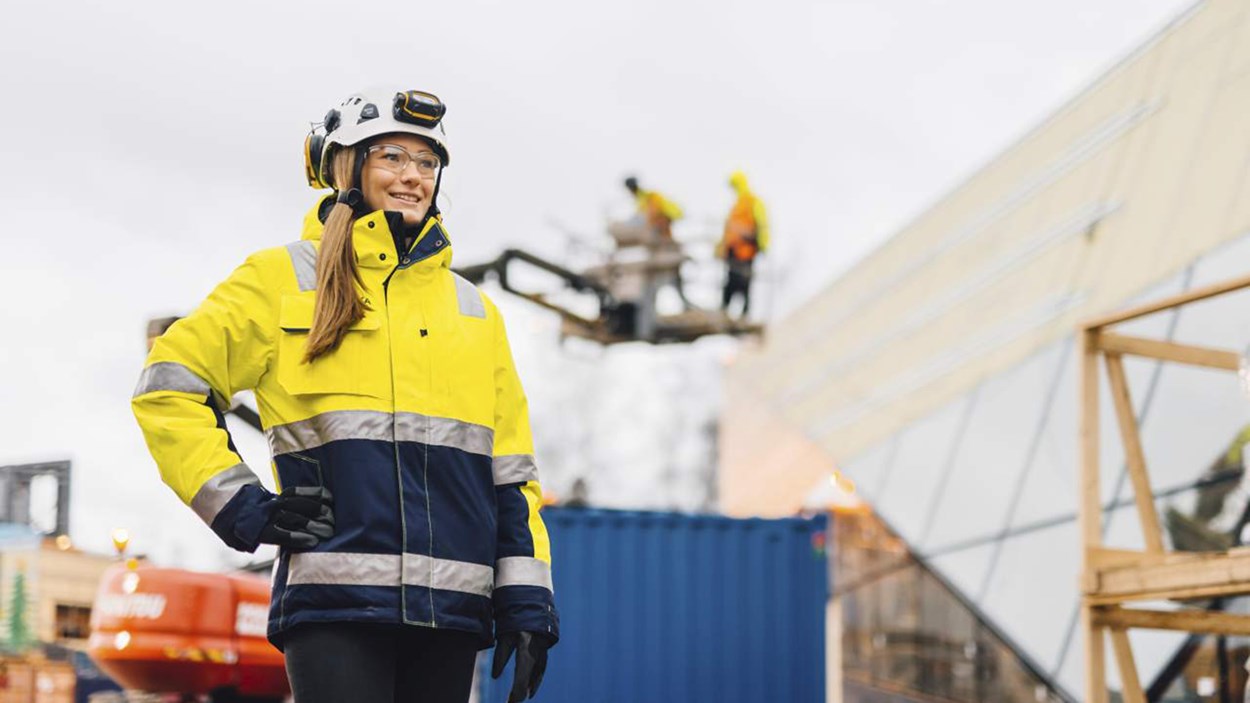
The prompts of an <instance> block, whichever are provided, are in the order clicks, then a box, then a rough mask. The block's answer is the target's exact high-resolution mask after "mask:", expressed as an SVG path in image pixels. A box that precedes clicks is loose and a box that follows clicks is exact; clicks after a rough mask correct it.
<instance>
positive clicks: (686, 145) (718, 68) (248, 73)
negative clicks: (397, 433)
mask: <svg viewBox="0 0 1250 703" xmlns="http://www.w3.org/2000/svg"><path fill="white" fill-rule="evenodd" d="M1190 4H1191V3H1190V2H1189V0H1093V1H1091V0H1049V1H1048V2H1040V1H1039V2H1022V1H1020V0H1011V1H1009V2H1003V0H957V1H955V0H952V1H949V2H936V1H934V2H920V1H918V0H914V1H912V2H883V1H882V0H862V1H841V0H826V1H824V2H790V1H789V0H774V1H772V2H768V3H763V2H754V3H749V4H748V3H746V2H740V1H738V0H729V1H725V0H719V1H717V2H685V3H674V2H660V1H659V0H640V1H637V2H629V3H618V4H612V5H608V4H600V3H586V2H572V1H569V2H526V3H480V2H463V1H462V2H446V3H386V2H365V3H360V2H358V3H353V4H352V5H351V6H350V7H351V9H350V11H348V10H346V9H345V8H347V7H348V6H347V5H346V4H344V3H326V2H302V3H298V4H297V3H257V2H249V3H242V2H233V1H226V2H214V3H196V4H191V3H176V2H148V1H144V2H129V1H126V0H119V1H117V2H110V3H87V2H82V1H78V0H71V2H68V3H36V2H14V3H10V4H9V5H7V6H6V10H5V23H4V24H5V28H4V32H3V40H2V41H0V65H2V66H3V67H4V68H3V69H2V70H0V94H3V95H4V96H5V99H4V103H3V107H0V137H3V146H2V147H0V151H2V153H3V154H4V155H5V159H4V161H5V167H4V168H2V169H0V202H2V203H3V206H4V208H3V211H4V217H3V219H2V220H0V222H2V223H3V224H0V232H2V233H0V237H2V238H3V247H2V248H0V251H2V252H3V255H2V256H0V299H2V300H4V304H3V307H2V308H0V326H2V328H3V329H4V330H6V332H5V343H4V344H3V345H0V398H2V399H3V400H2V402H0V464H8V463H17V462H24V461H30V460H42V459H57V458H69V459H72V460H73V467H74V471H75V477H74V492H75V501H74V506H73V511H72V525H73V527H72V534H73V537H74V538H75V540H76V541H77V543H78V544H80V545H81V546H84V547H87V548H90V549H97V550H104V549H106V548H107V545H108V530H109V529H110V528H112V527H114V526H127V527H129V528H130V529H131V530H132V532H133V533H134V540H133V544H134V547H135V549H136V550H138V551H141V552H146V553H149V554H151V555H152V556H154V557H156V558H157V559H158V560H159V561H161V562H163V563H166V564H176V565H186V566H194V567H200V568H214V567H218V566H221V565H224V564H229V563H241V561H246V560H247V557H240V556H235V555H232V554H230V553H229V550H227V549H226V548H225V547H222V546H220V545H219V544H218V543H217V542H216V538H215V537H214V536H213V535H212V534H211V533H210V532H209V531H208V530H207V529H206V528H204V527H203V526H202V525H201V524H200V523H199V522H198V519H196V518H195V517H194V516H193V515H192V513H191V512H190V511H189V510H187V509H186V508H184V507H183V506H181V505H180V504H179V502H178V501H177V499H176V498H175V497H174V496H173V494H172V492H170V491H169V490H168V489H166V488H165V487H164V486H162V485H161V484H160V481H159V478H158V476H157V472H156V468H155V466H154V464H153V463H152V461H151V459H150V458H149V456H148V455H147V452H146V449H145V447H144V446H143V440H142V437H141V435H140V433H139V431H138V429H137V427H136V426H135V424H134V420H133V418H132V416H131V414H130V410H129V405H128V399H129V397H130V393H131V390H132V389H133V386H134V382H135V379H136V378H137V375H138V371H139V368H140V366H141V364H142V359H143V354H144V327H145V322H146V320H147V319H148V318H150V317H154V316H157V315H162V314H171V313H178V312H185V311H187V310H189V309H191V308H192V307H194V306H195V305H196V304H197V303H198V301H199V300H200V299H201V298H202V297H203V296H204V295H205V294H206V293H207V292H208V291H209V290H210V289H211V287H212V286H213V285H214V284H215V283H216V282H217V281H219V280H221V279H222V278H224V277H225V276H226V275H227V274H228V273H229V272H230V270H231V269H232V268H233V267H234V266H236V265H237V264H238V263H239V262H241V261H242V260H243V258H244V257H245V256H246V255H247V254H248V253H249V252H251V251H254V250H256V249H259V248H263V247H267V246H273V245H278V244H282V243H285V242H288V241H291V240H293V239H295V238H297V237H298V233H299V222H300V219H301V217H302V215H303V213H304V211H305V210H306V209H307V208H308V207H309V206H310V204H311V203H312V201H313V199H314V197H315V194H314V192H313V191H311V190H310V189H308V188H307V186H306V185H305V184H304V180H303V175H302V164H301V158H302V157H301V153H300V151H301V146H302V142H303V138H304V134H305V132H306V131H307V127H308V123H309V122H311V121H315V120H318V119H319V118H320V117H321V115H323V114H324V113H325V111H326V110H327V109H329V108H330V107H332V106H334V105H335V104H337V103H338V102H339V101H340V100H341V99H342V98H343V97H345V96H346V95H347V94H348V93H350V92H352V91H353V90H355V89H357V88H359V87H362V86H366V85H372V84H380V83H400V84H404V85H407V86H409V87H412V88H420V89H424V90H429V91H431V92H434V93H436V94H438V95H439V96H440V97H442V98H443V99H444V101H445V102H446V103H447V104H448V106H449V110H448V116H447V122H446V124H447V127H448V131H449V137H450V139H451V142H452V154H453V156H452V166H451V167H450V168H449V169H448V170H447V172H446V176H445V182H444V186H443V193H444V194H445V195H446V196H447V198H446V199H445V201H444V211H445V212H446V215H447V224H448V228H449V229H450V232H451V235H452V239H453V241H454V244H455V252H456V254H455V256H456V261H457V262H458V263H461V264H463V263H470V262H474V261H482V260H485V259H487V258H491V257H493V256H494V255H495V254H497V253H498V251H499V250H500V249H501V248H503V247H505V246H521V247H524V248H528V249H531V250H535V251H537V252H540V253H544V254H547V255H550V256H554V257H563V256H566V255H568V254H569V253H570V252H571V251H573V248H572V247H573V245H572V244H571V241H572V240H571V239H570V233H572V234H576V235H577V236H579V237H580V238H581V241H582V246H585V245H587V244H589V245H600V244H602V230H603V224H604V221H605V217H607V216H608V215H609V214H612V213H621V212H625V211H627V210H628V207H629V203H628V201H627V199H626V197H625V193H624V191H623V189H622V188H621V187H620V180H621V178H622V177H623V176H624V175H626V174H628V173H636V174H638V176H639V177H640V179H641V180H642V182H643V184H644V186H649V187H654V188H657V189H659V190H661V191H663V192H665V193H666V194H668V195H669V196H670V197H672V198H673V199H675V200H676V201H678V202H679V203H680V204H682V205H683V206H684V207H685V210H686V212H687V214H688V217H687V220H686V221H685V222H683V223H681V225H680V227H679V228H678V230H677V232H678V235H679V237H682V238H684V239H686V240H687V241H690V242H695V243H696V245H695V250H694V251H695V253H696V254H698V253H699V251H700V249H699V245H698V244H697V243H698V242H703V243H704V244H703V245H702V246H706V239H707V237H709V236H711V235H712V234H714V233H715V231H716V228H717V227H718V223H719V221H720V219H721V218H722V217H723V215H724V213H725V211H726V210H727V209H728V207H729V206H730V204H731V202H732V200H731V193H730V191H729V189H728V188H727V187H726V185H725V178H726V176H727V174H728V173H729V171H730V170H732V169H734V168H742V169H744V170H745V171H746V172H747V174H748V175H749V176H750V178H751V180H752V182H753V183H754V185H755V187H756V190H757V191H758V192H759V193H760V194H761V196H763V197H764V198H765V200H766V202H767V204H768V205H769V208H770V212H771V215H772V222H773V229H774V249H773V251H772V252H771V253H770V254H769V259H768V260H767V262H766V265H765V267H764V273H763V276H764V278H765V279H766V280H765V281H764V282H763V284H762V286H761V287H762V288H763V290H761V291H760V293H761V299H760V306H759V307H760V310H761V312H762V313H764V314H767V315H770V316H776V315H779V314H782V313H784V312H785V311H786V310H789V309H792V308H793V307H794V306H796V305H798V304H800V303H801V302H802V301H803V300H805V299H807V298H809V297H810V296H811V295H813V294H814V293H815V292H817V291H818V290H819V289H820V288H822V287H823V286H826V285H828V284H829V283H830V282H831V281H832V280H833V279H834V277H835V276H836V274H837V273H838V272H839V271H842V270H845V268H846V267H848V266H850V265H851V264H852V263H853V262H854V261H855V260H856V259H857V258H859V257H861V256H862V255H863V254H864V253H865V252H866V251H867V250H868V249H870V248H871V247H872V246H874V245H876V244H878V243H880V242H881V241H882V240H883V239H884V238H886V237H888V235H889V234H890V233H892V232H893V231H894V230H896V229H897V228H898V227H899V226H901V225H902V224H904V223H906V222H907V221H908V220H910V219H912V218H913V217H914V216H916V215H917V214H918V213H919V212H921V211H922V210H923V209H924V208H925V207H927V206H928V205H929V204H931V203H932V202H934V201H935V200H937V199H939V198H940V197H941V196H942V195H943V194H944V193H945V192H947V191H948V190H949V189H950V188H951V187H953V186H954V185H955V184H957V183H958V182H959V181H960V180H962V179H963V178H964V177H966V176H967V175H969V174H970V173H972V172H973V171H975V169H976V168H978V167H979V165H980V164H982V163H984V162H985V161H986V160H987V159H989V158H990V157H992V156H993V155H994V154H996V153H998V152H999V151H1001V150H1002V149H1004V148H1006V147H1007V146H1008V145H1009V144H1010V143H1011V142H1013V141H1014V140H1015V139H1017V138H1018V137H1020V136H1021V135H1022V134H1024V133H1025V132H1026V131H1027V130H1029V129H1030V128H1032V127H1033V126H1035V125H1036V124H1037V123H1038V122H1039V121H1040V120H1041V119H1042V118H1044V117H1045V116H1046V115H1047V114H1049V113H1050V112H1052V111H1054V110H1055V109H1056V108H1058V107H1059V106H1060V105H1061V104H1062V103H1063V102H1064V101H1066V100H1067V99H1069V98H1070V97H1072V96H1073V95H1075V93H1076V92H1077V91H1078V90H1079V89H1081V88H1082V87H1084V86H1085V85H1087V84H1088V83H1089V82H1091V81H1092V80H1093V79H1094V78H1096V77H1097V76H1098V75H1099V74H1100V73H1101V72H1102V71H1104V70H1105V69H1106V68H1108V67H1109V66H1111V65H1112V64H1113V63H1114V62H1115V61H1116V60H1117V59H1119V58H1120V57H1122V56H1123V55H1124V54H1125V53H1126V52H1128V51H1129V50H1131V49H1132V48H1133V47H1134V46H1136V45H1137V44H1139V43H1141V42H1142V41H1143V40H1144V39H1146V38H1147V37H1148V36H1149V35H1150V34H1152V33H1153V32H1154V31H1156V30H1157V29H1159V28H1160V27H1161V26H1162V25H1163V24H1165V23H1166V22H1167V21H1168V20H1169V19H1170V18H1171V17H1173V16H1175V15H1176V14H1178V13H1179V12H1181V11H1182V10H1183V9H1184V8H1186V7H1188V6H1189V5H1190ZM717 275H718V274H717V273H716V268H715V267H714V266H712V267H708V268H705V269H703V271H702V273H701V274H700V273H698V272H696V273H694V275H693V278H695V279H696V280H700V281H706V282H707V283H708V284H709V287H706V288H704V289H703V290H697V291H695V294H696V296H697V297H699V298H700V299H703V300H711V299H712V298H714V296H715V291H714V290H713V289H712V288H711V287H710V286H711V284H713V283H714V281H715V278H716V276H717ZM505 295H506V294H504V293H497V294H496V295H495V297H496V299H497V300H499V302H501V303H502V304H503V305H504V307H505V313H506V314H507V315H508V317H509V325H510V329H511V335H512V337H513V343H514V345H515V346H516V347H517V357H518V364H519V366H520V370H521V374H522V378H523V379H524V381H525V383H526V385H527V388H528V389H529V393H530V396H531V405H532V408H533V413H534V416H535V420H534V424H535V428H536V435H537V441H538V446H539V453H540V456H539V460H540V462H545V464H544V466H545V470H547V471H548V475H549V483H552V484H553V485H555V486H556V487H557V488H559V489H562V488H564V487H565V486H566V485H567V483H568V482H569V481H570V480H571V479H572V477H574V476H576V475H579V474H584V473H585V472H586V471H588V470H589V469H590V468H591V467H592V466H593V468H594V470H595V471H596V472H598V475H597V483H596V485H595V489H594V493H595V495H596V497H597V498H598V499H599V500H600V501H601V502H603V503H605V504H610V505H638V506H644V505H659V506H673V507H694V506H695V505H697V500H696V499H695V498H693V497H691V496H692V495H693V492H695V488H692V487H691V486H686V488H685V489H682V488H680V487H678V488H671V485H670V484H681V483H682V482H683V481H686V483H690V481H688V480H686V478H688V477H686V478H681V477H679V478H677V479H674V478H673V476H672V474H673V473H674V472H677V473H681V472H686V471H694V470H697V468H698V465H699V464H700V462H701V461H704V460H705V456H704V455H705V450H706V446H705V445H706V443H705V444H704V445H699V443H698V441H695V440H692V439H691V437H693V436H695V435H696V434H698V433H699V432H701V431H702V429H703V426H704V419H705V418H706V417H707V416H708V415H709V413H714V412H715V404H716V402H717V398H718V390H717V383H716V379H717V377H718V376H717V374H718V369H717V368H716V367H717V362H718V361H719V360H721V359H723V358H724V357H725V356H726V355H727V354H729V353H731V351H732V344H726V343H724V342H722V341H715V340H713V341H710V342H709V343H706V344H700V345H698V346H697V347H696V348H694V349H689V350H682V349H666V350H653V349H649V348H621V349H614V350H611V351H608V352H599V351H596V350H591V349H587V348H585V347H582V346H578V345H571V346H566V347H564V348H561V347H558V346H556V344H555V339H554V337H555V325H554V322H553V321H552V320H551V318H550V317H548V316H546V315H545V314H540V313H536V312H534V311H531V310H529V309H527V308H525V307H524V305H522V304H519V303H517V302H515V301H505V300H503V299H502V297H503V296H505ZM671 394H678V395H679V396H681V397H679V398H678V399H677V400H673V399H672V398H671V397H670V395H671ZM683 403H687V405H683ZM674 418H680V419H679V420H677V421H675V420H674ZM575 420H576V421H575ZM235 435H236V439H237V440H238V442H239V444H240V445H241V448H242V451H243V453H244V454H245V457H246V458H248V460H249V462H250V463H252V464H253V465H254V466H256V467H258V473H261V474H267V471H266V470H265V468H264V467H265V465H266V463H267V458H266V456H265V451H266V449H265V444H264V441H263V440H262V439H260V438H259V437H257V436H255V434H254V433H252V432H250V431H247V430H246V429H240V430H239V431H237V432H236V433H235ZM544 454H545V455H546V456H544ZM660 455H664V456H660ZM675 456H676V457H679V458H678V459H673V457H675ZM644 467H645V468H644ZM665 472H667V473H665ZM657 477H658V478H657ZM659 478H662V479H664V481H667V483H666V484H665V485H669V486H670V487H669V488H664V489H663V490H660V489H657V487H656V486H657V482H656V481H657V480H659ZM695 483H697V480H696V481H695ZM670 489H671V490H670Z"/></svg>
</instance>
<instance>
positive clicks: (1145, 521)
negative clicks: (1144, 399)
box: [1107, 354, 1163, 554]
mask: <svg viewBox="0 0 1250 703" xmlns="http://www.w3.org/2000/svg"><path fill="white" fill-rule="evenodd" d="M1107 379H1108V380H1109V381H1110V382H1111V399H1112V401H1113V402H1114V403H1115V416H1116V419H1117V420H1118V421H1119V425H1120V440H1121V441H1122V442H1123V443H1124V461H1125V463H1126V464H1127V465H1128V475H1129V479H1130V480H1131V481H1132V482H1133V499H1134V500H1135V501H1136V503H1137V517H1138V519H1139V520H1140V521H1141V531H1142V537H1143V538H1144V539H1145V541H1146V552H1147V553H1148V554H1162V553H1163V532H1162V531H1161V530H1160V529H1159V513H1158V512H1156V511H1155V503H1154V491H1152V490H1151V488H1150V476H1149V475H1147V473H1146V455H1145V453H1144V452H1142V448H1141V437H1140V436H1139V435H1138V434H1137V415H1136V413H1134V412H1133V400H1132V398H1131V397H1130V396H1129V391H1128V379H1127V378H1126V377H1125V375H1124V362H1123V361H1122V360H1121V358H1120V355H1119V354H1107Z"/></svg>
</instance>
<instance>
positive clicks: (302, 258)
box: [286, 239, 317, 292]
mask: <svg viewBox="0 0 1250 703" xmlns="http://www.w3.org/2000/svg"><path fill="white" fill-rule="evenodd" d="M286 250H287V253H288V254H290V255H291V265H292V266H294V267H295V280H296V281H297V282H299V289H300V291H302V292H304V291H310V290H316V289H317V248H316V247H314V246H313V243H312V242H310V241H308V240H307V239H301V240H300V241H298V242H291V243H290V244H288V245H286Z"/></svg>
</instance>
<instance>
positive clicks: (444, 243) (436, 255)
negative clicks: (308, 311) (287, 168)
mask: <svg viewBox="0 0 1250 703" xmlns="http://www.w3.org/2000/svg"><path fill="white" fill-rule="evenodd" d="M330 197H333V196H329V195H327V196H325V198H322V199H321V200H319V201H317V203H316V204H315V205H313V207H312V209H311V210H309V211H308V213H307V214H306V215H304V231H303V233H302V235H301V236H300V239H307V240H311V241H314V242H320V241H321V234H322V232H323V231H325V225H323V224H322V223H321V217H320V210H321V207H322V204H323V203H324V202H325V200H326V199H328V198H330ZM352 248H353V249H355V251H356V261H357V262H358V263H359V264H360V266H361V267H362V268H370V269H392V268H396V267H398V268H410V267H417V268H420V269H438V268H451V238H450V237H448V236H447V229H446V228H445V227H443V223H442V221H441V218H439V217H431V218H429V219H427V220H426V221H425V225H424V226H423V227H422V228H421V233H420V234H419V235H417V239H416V241H415V242H414V243H413V245H412V248H411V249H410V250H409V251H407V252H405V253H404V254H402V255H401V254H399V253H398V252H396V251H395V238H394V236H393V235H392V234H391V226H390V223H389V222H388V221H387V217H386V213H385V212H383V211H382V210H374V211H373V212H370V213H367V214H364V215H360V216H358V217H357V218H356V221H355V223H354V224H353V225H352Z"/></svg>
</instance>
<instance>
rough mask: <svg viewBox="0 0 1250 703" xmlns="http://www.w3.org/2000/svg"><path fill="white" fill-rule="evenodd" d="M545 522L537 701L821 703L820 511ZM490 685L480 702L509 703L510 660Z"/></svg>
mask: <svg viewBox="0 0 1250 703" xmlns="http://www.w3.org/2000/svg"><path fill="white" fill-rule="evenodd" d="M543 519H544V520H545V521H546V523H547V528H548V530H549V531H550V533H551V544H552V554H551V556H552V564H553V566H554V569H553V572H554V574H553V575H554V578H555V592H556V604H557V606H558V607H559V609H560V618H561V622H560V627H561V633H562V637H561V640H560V643H559V645H557V647H556V648H555V649H554V650H552V653H551V661H550V665H549V666H548V668H547V674H546V676H545V677H544V679H543V683H542V688H541V689H540V690H539V693H538V696H537V700H538V701H544V702H547V703H552V702H556V701H567V702H569V703H574V702H576V703H584V702H585V701H595V703H638V702H640V701H646V702H647V703H666V702H669V701H671V702H672V703H688V702H689V701H717V703H764V702H765V701H768V702H775V701H785V702H786V703H818V702H820V701H823V700H824V681H825V671H824V669H825V646H824V612H825V601H826V597H827V591H828V572H827V559H826V556H825V539H824V533H825V527H826V520H825V519H824V517H823V516H821V517H817V518H813V519H800V518H785V519H779V520H759V519H746V520H739V519H732V518H725V517H719V516H711V515H678V514H672V513H648V512H623V511H607V510H581V509H571V508H548V509H546V510H544V511H543ZM487 665H489V659H487ZM485 678H486V680H485V683H484V686H483V690H482V694H483V695H482V700H483V701H485V702H486V703H502V701H504V700H506V699H507V686H508V684H509V683H510V682H511V680H512V672H511V666H509V671H507V672H505V673H504V675H503V676H502V677H500V679H499V680H498V681H490V680H489V676H487V677H485Z"/></svg>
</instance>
